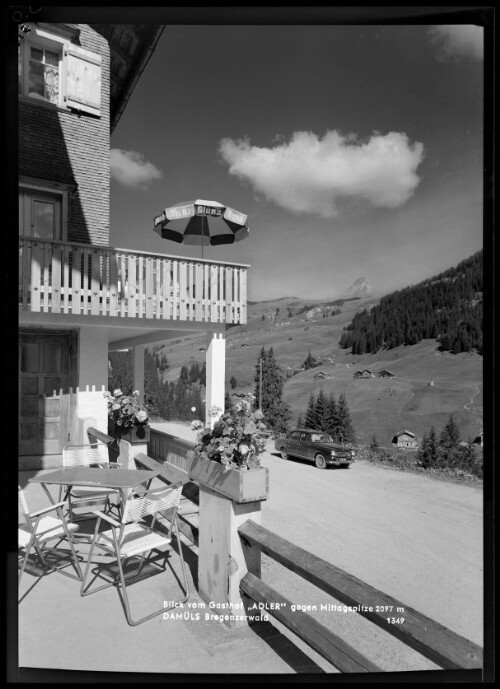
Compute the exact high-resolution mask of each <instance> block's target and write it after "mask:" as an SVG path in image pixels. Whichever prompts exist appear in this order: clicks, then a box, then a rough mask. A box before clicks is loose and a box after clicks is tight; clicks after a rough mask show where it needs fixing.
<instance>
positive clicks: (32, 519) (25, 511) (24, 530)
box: [17, 486, 82, 583]
mask: <svg viewBox="0 0 500 689" xmlns="http://www.w3.org/2000/svg"><path fill="white" fill-rule="evenodd" d="M17 502H18V545H19V550H20V551H22V550H24V551H25V552H24V557H23V561H22V566H21V570H20V572H19V578H18V583H20V582H21V578H22V576H23V574H24V570H25V568H26V563H27V562H28V558H29V556H30V554H31V553H32V551H33V550H35V551H36V553H37V555H38V557H39V559H40V562H41V564H42V567H43V572H44V574H47V573H48V572H49V571H51V570H55V569H61V567H54V566H52V565H50V564H49V563H48V562H47V559H46V558H47V555H48V553H50V551H54V550H55V547H52V548H49V546H48V544H49V542H50V541H53V540H54V539H57V541H58V542H60V541H62V540H67V541H68V544H69V547H70V551H71V556H72V562H73V565H74V567H75V569H76V571H77V573H78V577H77V578H78V580H80V581H81V579H82V571H81V569H80V564H79V562H78V556H77V554H76V551H75V547H74V545H73V538H72V533H73V532H75V531H77V530H78V525H77V524H72V523H68V522H66V520H65V519H64V516H63V513H62V507H63V505H65V502H64V501H63V502H58V503H56V504H54V505H49V506H48V507H44V508H43V509H41V510H37V511H36V512H30V511H29V508H28V503H27V501H26V497H25V495H24V491H23V489H22V488H21V487H20V486H18V501H17ZM51 512H55V513H56V514H57V516H53V515H50V513H51ZM56 546H57V543H56ZM44 551H46V554H45V555H44ZM65 574H67V572H66V573H65ZM67 576H71V575H70V574H67Z"/></svg>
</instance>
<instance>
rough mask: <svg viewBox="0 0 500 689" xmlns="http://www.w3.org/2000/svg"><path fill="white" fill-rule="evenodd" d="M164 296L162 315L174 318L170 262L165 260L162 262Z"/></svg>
mask: <svg viewBox="0 0 500 689" xmlns="http://www.w3.org/2000/svg"><path fill="white" fill-rule="evenodd" d="M161 270H162V279H163V280H162V281H163V290H162V291H163V294H162V315H163V318H166V319H168V318H171V317H172V301H171V299H170V261H169V260H168V259H166V258H164V259H163V260H162V262H161Z"/></svg>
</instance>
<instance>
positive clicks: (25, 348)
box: [19, 332, 70, 456]
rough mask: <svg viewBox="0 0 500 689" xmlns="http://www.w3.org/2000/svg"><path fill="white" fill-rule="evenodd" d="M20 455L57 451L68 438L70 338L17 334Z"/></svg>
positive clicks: (59, 450)
mask: <svg viewBox="0 0 500 689" xmlns="http://www.w3.org/2000/svg"><path fill="white" fill-rule="evenodd" d="M19 349H20V351H19V369H20V374H19V385H20V390H19V455H20V456H23V455H50V454H60V453H61V451H62V448H63V446H64V445H66V444H67V443H68V441H69V437H68V429H69V364H70V361H69V358H70V337H69V335H68V334H62V333H49V332H47V333H43V334H42V333H33V334H26V333H21V334H20V337H19Z"/></svg>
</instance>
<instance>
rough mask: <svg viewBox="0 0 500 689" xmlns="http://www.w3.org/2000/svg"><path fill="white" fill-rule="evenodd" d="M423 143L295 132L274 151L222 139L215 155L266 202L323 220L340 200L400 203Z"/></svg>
mask: <svg viewBox="0 0 500 689" xmlns="http://www.w3.org/2000/svg"><path fill="white" fill-rule="evenodd" d="M423 150H424V147H423V145H422V144H421V143H418V142H416V143H413V144H411V143H410V142H409V140H408V138H407V136H406V135H405V134H400V133H398V132H390V133H389V134H386V135H384V136H382V135H381V134H374V135H373V136H372V137H371V138H370V139H369V141H367V142H365V143H362V142H360V141H358V139H357V137H356V135H355V134H348V135H347V136H342V135H341V134H339V133H338V132H336V131H329V132H327V133H326V134H325V136H324V137H323V139H319V137H318V136H316V134H313V133H312V132H295V133H294V134H293V135H292V138H291V140H290V142H289V143H282V144H280V145H276V146H275V147H274V148H259V147H258V146H251V145H250V141H249V140H247V139H245V140H239V141H233V140H232V139H229V138H225V139H222V140H221V141H220V142H219V152H220V154H221V156H222V158H223V160H224V161H225V162H226V163H227V164H228V165H229V172H230V174H232V175H235V176H237V177H240V178H242V179H245V180H248V181H249V182H250V183H251V184H252V186H253V187H254V189H255V190H256V191H257V192H259V193H261V194H263V195H264V196H265V197H266V198H267V199H269V200H270V201H274V202H275V203H277V204H278V205H280V206H282V207H283V208H286V209H287V210H289V211H292V212H295V213H315V214H317V215H320V216H321V217H323V218H331V217H334V216H335V215H336V214H337V201H338V200H339V199H341V198H343V197H344V198H347V197H351V198H361V199H363V200H365V201H367V202H368V203H371V204H372V205H374V206H382V207H387V208H396V207H397V206H401V205H402V204H404V203H405V202H406V201H407V200H408V199H409V198H410V196H411V195H412V194H413V192H414V190H415V188H416V187H417V185H418V183H419V181H420V180H419V177H418V176H417V174H416V170H417V167H418V166H419V164H420V163H421V161H422V159H423Z"/></svg>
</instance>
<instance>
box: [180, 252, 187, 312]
mask: <svg viewBox="0 0 500 689" xmlns="http://www.w3.org/2000/svg"><path fill="white" fill-rule="evenodd" d="M186 293H187V264H186V261H181V262H180V263H179V318H180V319H181V320H183V321H185V320H186V315H187V304H186V301H187V294H186Z"/></svg>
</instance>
